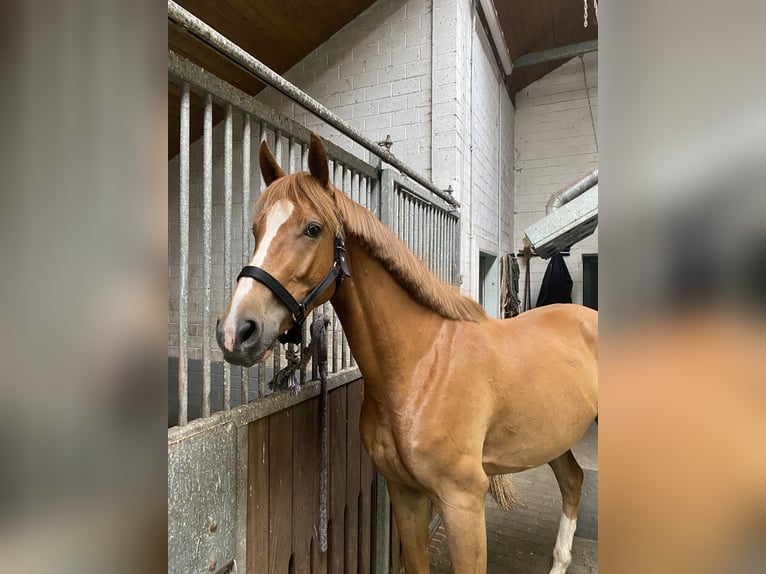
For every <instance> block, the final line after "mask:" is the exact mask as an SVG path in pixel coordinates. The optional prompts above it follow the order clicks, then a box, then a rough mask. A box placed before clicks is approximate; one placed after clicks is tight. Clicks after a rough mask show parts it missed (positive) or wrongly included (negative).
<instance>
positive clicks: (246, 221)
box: [239, 114, 250, 405]
mask: <svg viewBox="0 0 766 574" xmlns="http://www.w3.org/2000/svg"><path fill="white" fill-rule="evenodd" d="M249 228H250V114H244V115H243V118H242V264H243V265H247V263H248V260H249V253H250V233H248V230H249ZM240 380H241V381H242V383H241V387H240V396H239V402H240V403H242V404H243V405H246V404H247V403H248V402H249V400H250V371H249V369H248V368H247V367H242V378H241V379H240Z"/></svg>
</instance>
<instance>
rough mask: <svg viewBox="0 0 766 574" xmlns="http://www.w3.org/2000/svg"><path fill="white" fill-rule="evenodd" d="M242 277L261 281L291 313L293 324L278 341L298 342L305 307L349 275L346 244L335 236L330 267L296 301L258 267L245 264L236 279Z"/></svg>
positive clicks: (336, 287)
mask: <svg viewBox="0 0 766 574" xmlns="http://www.w3.org/2000/svg"><path fill="white" fill-rule="evenodd" d="M242 277H249V278H250V279H255V280H256V281H258V282H259V283H263V284H264V285H266V287H268V288H269V289H270V290H271V292H272V293H274V295H276V297H277V299H279V300H280V301H282V303H283V304H284V305H285V307H287V308H288V309H289V311H290V314H291V315H292V318H293V321H294V322H295V325H293V326H292V327H291V328H290V330H289V331H287V332H286V333H283V334H282V335H280V336H279V342H280V343H300V342H301V326H302V325H303V322H304V321H305V320H306V309H308V307H309V305H311V303H313V302H314V299H316V298H317V297H319V295H321V294H322V293H324V292H325V290H326V289H327V288H328V287H329V286H330V285H331V284H332V283H333V281H334V282H335V289H336V291H337V289H338V287H340V283H341V281H343V278H344V277H351V272H350V271H349V269H348V264H347V263H346V245H345V243H344V242H343V240H342V239H341V238H340V237H336V238H335V261H334V262H333V264H332V268H331V269H330V271H329V273H327V275H326V276H325V278H324V279H322V281H321V282H320V283H319V285H317V286H316V287H314V288H313V289H312V290H311V291H309V292H308V294H307V295H306V298H305V299H304V300H303V301H301V302H300V303H298V301H296V300H295V297H293V296H292V295H291V294H290V292H289V291H288V290H287V289H285V288H284V286H283V285H282V284H281V283H280V282H279V281H277V280H276V279H274V277H273V276H272V275H271V274H269V273H267V272H266V271H264V270H263V269H261V268H260V267H253V266H252V265H246V266H245V267H243V268H242V271H240V273H239V275H238V276H237V281H239V280H240V279H241V278H242Z"/></svg>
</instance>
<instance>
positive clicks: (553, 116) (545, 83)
mask: <svg viewBox="0 0 766 574" xmlns="http://www.w3.org/2000/svg"><path fill="white" fill-rule="evenodd" d="M515 129H516V132H515V146H516V149H515V167H514V169H515V172H516V174H515V183H514V189H515V207H514V220H515V231H514V235H513V240H514V245H515V249H517V250H518V249H521V248H522V247H523V241H522V238H523V236H524V229H525V228H526V227H527V226H529V225H530V224H532V223H534V222H535V221H537V220H539V219H540V218H542V217H543V216H544V215H545V203H546V202H547V201H548V198H549V197H550V196H551V194H552V193H553V192H555V191H557V190H558V189H560V188H561V187H563V186H564V185H566V184H567V183H569V182H571V181H573V180H575V179H578V178H579V177H582V176H583V175H585V174H586V173H587V172H589V171H590V170H592V169H593V168H595V167H597V166H598V53H597V52H591V53H589V54H585V55H584V56H583V57H582V59H581V58H579V57H576V58H572V59H571V60H570V61H569V62H567V63H565V64H564V65H563V66H561V67H559V68H557V69H556V70H554V71H553V72H551V73H550V74H547V75H546V76H544V77H543V78H541V79H540V80H538V81H536V82H534V83H533V84H530V85H529V86H528V87H527V88H525V89H524V90H522V91H521V92H519V93H518V94H517V96H516V123H515ZM591 253H598V231H596V233H595V234H593V235H591V236H590V237H588V238H586V239H584V240H583V241H581V242H579V243H577V244H576V245H574V246H573V248H572V255H571V256H570V257H566V258H565V261H566V264H567V267H568V268H569V272H570V274H571V275H572V279H573V281H574V285H573V287H572V300H573V301H574V302H575V303H582V296H583V285H582V256H583V254H591ZM547 264H548V262H547V260H541V259H539V258H533V259H532V264H531V269H530V273H531V292H532V305H534V304H535V302H536V301H537V296H538V294H539V291H540V284H541V282H542V278H543V275H544V273H545V268H546V266H547ZM521 267H522V276H523V271H524V266H523V263H522V266H521ZM522 285H523V281H522ZM521 288H522V286H520V289H521Z"/></svg>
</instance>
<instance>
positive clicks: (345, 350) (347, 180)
mask: <svg viewBox="0 0 766 574" xmlns="http://www.w3.org/2000/svg"><path fill="white" fill-rule="evenodd" d="M352 182H353V170H351V169H349V168H348V167H345V166H344V168H343V189H344V191H345V192H346V194H347V195H348V196H349V197H351V198H352V199H353V189H352ZM341 337H342V341H341V345H342V347H341V360H340V368H341V369H345V368H346V367H348V366H349V360H348V357H349V355H350V354H351V349H350V348H349V346H348V339H347V338H346V332H345V330H344V331H343V332H342V333H341Z"/></svg>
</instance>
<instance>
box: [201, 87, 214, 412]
mask: <svg viewBox="0 0 766 574" xmlns="http://www.w3.org/2000/svg"><path fill="white" fill-rule="evenodd" d="M203 123H204V125H203V128H202V129H203V132H202V241H203V242H204V246H203V253H202V306H203V311H202V313H203V315H202V417H203V418H204V417H209V416H210V283H211V280H212V279H211V276H212V269H213V255H212V243H213V97H212V96H211V95H210V94H206V95H205V113H204V119H203Z"/></svg>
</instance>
